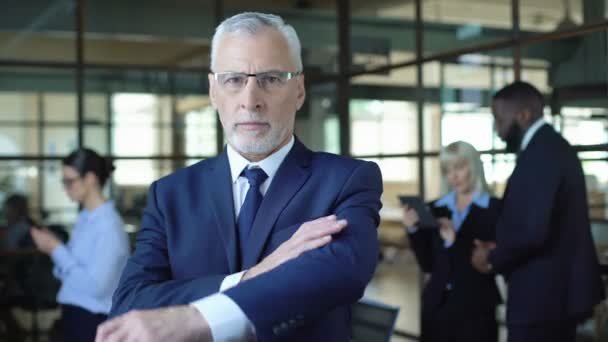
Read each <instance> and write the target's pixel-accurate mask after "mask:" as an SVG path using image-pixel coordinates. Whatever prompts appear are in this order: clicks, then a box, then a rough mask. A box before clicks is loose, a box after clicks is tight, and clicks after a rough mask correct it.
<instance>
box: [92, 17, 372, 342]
mask: <svg viewBox="0 0 608 342" xmlns="http://www.w3.org/2000/svg"><path fill="white" fill-rule="evenodd" d="M211 57H212V62H211V69H212V72H211V73H210V75H209V83H210V91H209V95H210V98H211V103H212V105H213V106H214V107H215V108H216V109H217V111H218V113H219V117H220V120H221V122H222V125H223V128H224V133H225V134H226V137H227V140H228V145H227V147H226V150H225V151H224V152H223V153H222V154H221V155H219V156H218V157H216V158H211V159H208V160H204V161H202V162H199V163H197V164H195V165H193V166H190V167H187V168H185V169H182V170H179V171H177V172H175V173H173V174H171V175H169V176H167V177H164V178H162V179H160V180H158V181H156V182H154V183H153V184H152V185H151V187H150V192H149V200H148V206H147V208H146V210H145V212H144V216H143V219H142V223H141V231H140V232H139V235H138V239H137V240H138V241H137V246H136V249H135V253H134V255H133V256H132V257H131V259H130V260H129V262H128V264H127V266H126V268H125V270H124V273H123V276H122V279H121V281H120V285H119V287H118V289H117V290H116V292H115V295H114V303H113V308H112V315H114V316H116V315H121V316H118V317H116V318H114V319H112V320H110V321H108V322H106V323H105V324H104V325H102V326H101V327H100V328H99V329H98V334H97V340H98V341H126V340H129V341H131V340H138V341H139V340H142V341H143V340H145V341H148V340H155V341H156V340H158V341H184V340H197V341H199V340H200V341H211V340H215V341H226V340H230V341H250V340H256V339H257V340H259V341H275V340H289V341H348V340H349V338H350V310H349V307H350V304H351V303H353V302H355V301H356V300H357V299H359V298H360V297H361V296H362V294H363V291H364V289H365V287H366V285H367V283H368V282H369V280H370V279H371V277H372V275H373V272H374V269H375V266H376V263H377V260H378V244H377V232H376V228H377V226H378V223H379V210H380V207H381V202H380V195H381V193H382V178H381V174H380V170H379V169H378V167H377V165H375V164H373V163H371V162H364V161H357V160H353V159H349V158H344V157H340V156H336V155H331V154H328V153H315V152H311V151H310V150H308V149H307V148H306V147H305V146H304V145H303V144H302V143H300V142H299V141H298V140H297V139H296V138H295V137H294V135H293V130H294V120H295V114H296V111H297V110H299V109H300V107H301V106H302V104H303V102H304V97H305V88H304V77H303V75H302V74H301V71H302V62H301V57H300V43H299V41H298V38H297V35H296V33H295V30H294V29H293V28H292V27H291V26H289V25H286V24H285V23H284V22H283V21H282V19H281V18H279V17H277V16H273V15H266V14H260V13H242V14H239V15H236V16H234V17H231V18H229V19H227V20H226V21H224V22H223V23H222V24H221V25H220V26H219V27H218V28H217V29H216V33H215V35H214V38H213V41H212V53H211ZM258 208H259V209H258ZM167 306H168V308H161V307H167ZM158 308H161V309H158ZM133 309H137V310H136V311H130V310H133ZM142 309H147V310H142ZM138 310H141V311H138ZM129 311H130V312H129ZM127 312H129V313H127ZM124 313H126V314H124Z"/></svg>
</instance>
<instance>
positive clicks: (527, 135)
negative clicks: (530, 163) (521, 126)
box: [520, 117, 545, 151]
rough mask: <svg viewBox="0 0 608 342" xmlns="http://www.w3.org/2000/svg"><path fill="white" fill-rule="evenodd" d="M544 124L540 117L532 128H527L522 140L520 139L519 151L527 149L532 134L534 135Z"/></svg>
mask: <svg viewBox="0 0 608 342" xmlns="http://www.w3.org/2000/svg"><path fill="white" fill-rule="evenodd" d="M544 124H545V120H544V119H543V118H542V117H541V118H539V119H538V120H536V121H535V122H534V123H533V124H532V126H530V127H528V130H526V133H525V134H524V137H523V139H521V146H520V150H521V151H523V150H525V149H526V147H528V144H529V143H530V140H532V138H533V137H534V134H536V132H537V131H538V130H539V129H540V128H541V127H542V126H543V125H544Z"/></svg>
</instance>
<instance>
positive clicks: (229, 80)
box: [212, 71, 302, 92]
mask: <svg viewBox="0 0 608 342" xmlns="http://www.w3.org/2000/svg"><path fill="white" fill-rule="evenodd" d="M212 74H213V78H215V80H216V81H217V82H218V83H219V85H220V86H221V87H222V88H224V89H225V90H227V91H230V92H238V91H241V90H242V89H243V88H245V85H247V80H248V79H249V77H255V80H256V82H257V84H258V87H260V88H261V89H263V90H265V91H268V92H272V91H275V90H278V89H280V88H282V87H284V86H285V84H286V83H287V81H289V80H291V79H292V78H296V77H298V76H300V75H301V74H302V72H301V71H296V72H289V71H266V72H259V73H257V74H247V73H244V72H232V71H226V72H214V73H212Z"/></svg>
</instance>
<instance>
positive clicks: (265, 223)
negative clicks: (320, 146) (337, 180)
mask: <svg viewBox="0 0 608 342" xmlns="http://www.w3.org/2000/svg"><path fill="white" fill-rule="evenodd" d="M311 157H312V152H311V151H310V150H308V149H307V148H306V147H304V145H302V143H300V142H299V141H298V140H297V139H296V141H295V144H294V146H293V148H292V149H291V151H290V152H289V154H287V157H285V160H284V161H283V163H282V164H281V166H280V167H279V169H278V170H277V173H276V175H275V176H274V179H273V180H272V183H271V184H270V187H269V188H268V191H267V192H266V195H265V196H264V199H263V200H262V204H261V205H260V208H259V210H258V213H257V215H256V217H255V221H254V222H253V228H252V231H251V234H249V239H248V241H247V248H246V249H245V250H244V251H241V252H242V253H243V260H244V262H243V269H246V268H249V267H252V266H254V265H255V264H257V263H258V260H259V258H260V255H261V254H262V251H263V249H264V245H265V244H266V240H267V239H268V236H269V235H270V233H271V232H272V229H273V227H274V224H275V222H276V220H277V218H278V217H279V214H280V213H281V211H283V209H284V208H285V207H286V206H287V204H288V203H289V201H290V200H291V198H292V197H293V196H294V195H295V194H296V193H297V192H298V190H299V189H300V188H301V187H302V185H304V183H305V182H306V180H307V179H308V177H310V169H309V167H308V166H309V164H310V159H311Z"/></svg>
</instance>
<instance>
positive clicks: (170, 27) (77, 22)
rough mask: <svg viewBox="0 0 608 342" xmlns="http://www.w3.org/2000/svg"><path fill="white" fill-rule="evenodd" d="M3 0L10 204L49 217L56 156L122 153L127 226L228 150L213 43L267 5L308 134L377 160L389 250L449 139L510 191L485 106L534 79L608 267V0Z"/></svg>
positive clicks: (0, 64)
mask: <svg viewBox="0 0 608 342" xmlns="http://www.w3.org/2000/svg"><path fill="white" fill-rule="evenodd" d="M9 3H10V4H6V5H5V6H4V8H3V11H2V14H0V18H2V20H0V142H1V143H0V164H1V165H0V166H1V167H0V200H2V199H3V198H5V197H6V196H7V195H8V194H10V193H14V192H21V193H25V194H27V195H28V196H29V197H30V204H31V207H32V210H33V212H34V214H35V216H36V217H37V218H40V219H43V220H45V222H49V223H63V224H70V223H72V222H73V220H74V218H75V215H76V212H77V208H76V207H75V205H74V204H73V203H70V201H69V200H68V198H67V197H66V196H65V194H64V193H63V190H62V188H61V186H60V184H61V183H60V178H61V176H60V168H61V165H60V160H61V158H62V157H63V156H64V155H66V153H68V152H69V151H71V150H73V149H74V148H77V147H79V146H88V147H91V148H94V149H96V150H97V151H99V152H102V153H104V154H107V155H110V156H112V158H114V160H115V164H116V167H117V169H116V172H115V173H114V175H113V178H112V180H111V182H110V183H111V184H110V186H109V187H108V195H109V196H111V197H112V198H113V199H114V200H115V201H116V203H117V205H118V207H119V208H120V211H121V213H122V214H123V215H124V217H125V220H126V222H127V223H128V224H129V227H130V228H129V229H133V227H136V226H137V221H138V220H139V218H140V215H141V210H142V208H143V206H144V205H145V198H146V191H147V187H148V185H149V184H150V183H151V182H152V181H153V180H155V179H157V178H159V177H161V176H163V175H166V174H168V173H170V172H172V171H173V170H176V169H177V168H180V167H184V166H187V165H191V164H193V163H195V162H197V161H199V160H201V159H204V158H209V157H212V156H214V155H216V154H218V153H220V152H221V151H222V149H223V145H224V137H223V134H222V131H221V125H220V123H219V120H218V119H217V115H216V114H215V113H214V111H213V109H212V108H211V106H210V103H209V98H208V84H207V73H208V72H209V65H208V64H209V50H210V49H209V47H210V38H211V35H212V33H213V29H214V27H215V26H216V25H217V23H218V22H220V21H221V19H222V18H225V17H226V16H229V15H231V14H233V13H236V12H241V11H245V10H259V11H264V12H273V13H277V14H280V15H281V16H283V17H284V18H285V19H286V21H287V22H288V23H291V24H292V25H293V26H294V27H295V28H296V29H297V30H298V32H299V34H300V38H301V40H302V47H303V50H302V54H303V61H304V73H305V77H306V84H307V101H306V103H305V105H304V106H303V108H302V110H301V111H300V112H299V113H298V116H297V119H296V134H297V136H298V137H299V139H301V140H302V141H303V142H304V143H305V144H307V145H308V146H309V147H311V148H312V149H314V150H322V151H328V152H333V153H340V154H344V155H350V156H353V157H357V158H362V159H367V160H373V161H375V162H377V163H378V164H379V166H380V168H381V170H382V173H383V176H384V188H385V193H384V195H383V205H384V207H383V209H382V212H381V215H382V223H381V227H380V241H381V243H382V245H383V246H385V247H387V248H386V255H385V256H386V257H387V259H390V255H391V253H392V252H391V248H392V249H395V248H396V249H398V250H399V249H403V248H406V246H407V240H406V238H405V236H404V232H403V229H402V228H401V226H400V223H399V217H400V213H399V206H398V203H397V201H396V196H397V195H398V194H418V195H421V196H423V197H424V198H425V199H432V198H436V197H437V196H439V195H440V194H442V193H443V191H445V189H442V188H441V185H440V182H439V179H440V176H441V172H440V167H439V161H438V153H439V150H440V148H441V146H444V145H446V144H449V143H451V142H453V141H456V140H466V141H468V142H470V143H471V144H473V145H474V146H475V147H476V148H477V149H479V150H480V151H482V160H483V163H484V168H485V171H486V175H487V178H488V181H489V183H490V185H491V187H492V189H493V191H495V193H496V194H497V195H498V196H500V195H501V194H502V192H503V190H504V186H505V183H506V180H507V179H508V177H509V175H510V173H511V171H512V169H513V167H514V163H515V158H514V156H513V155H510V154H505V153H504V150H503V149H504V144H503V143H502V142H501V141H500V139H498V138H497V136H496V134H495V133H494V131H493V119H492V115H491V110H490V99H491V96H492V93H493V92H494V91H496V90H497V89H499V88H501V87H502V86H504V85H506V84H508V83H510V82H512V81H513V80H526V81H529V82H531V83H533V84H534V85H536V86H537V87H538V88H539V89H540V90H541V91H542V92H543V94H544V95H545V98H546V103H547V107H546V109H545V113H546V120H547V121H548V122H549V123H551V124H552V125H553V126H554V127H555V128H556V129H557V130H558V131H560V132H561V133H562V134H563V135H564V136H565V137H566V139H568V140H569V141H570V143H571V144H572V145H574V146H575V148H576V149H577V150H578V151H579V157H580V158H581V161H582V163H583V168H584V171H585V174H586V177H587V187H588V199H589V204H590V210H591V217H592V219H593V225H594V226H593V232H594V236H595V238H596V243H597V245H598V246H597V247H598V249H599V250H600V256H601V257H602V258H605V259H607V260H606V262H608V254H606V253H605V252H604V251H606V250H608V208H607V207H606V202H607V201H608V178H607V176H606V175H608V152H606V151H607V150H608V144H607V143H608V118H607V115H608V56H607V51H608V48H607V45H608V38H607V37H608V31H607V30H608V17H607V15H608V3H606V1H603V0H561V1H554V0H493V1H479V0H426V1H422V0H415V1H405V0H404V1H384V0H380V1H374V2H369V1H361V0H332V1H320V0H309V1H256V2H255V4H254V3H251V2H246V1H241V0H214V1H210V0H209V1H191V0H184V1H179V2H177V3H174V2H171V1H165V0H152V1H147V2H146V3H145V4H144V3H141V2H121V1H114V0H112V1H101V0H89V1H85V0H67V1H55V2H44V1H27V2H21V1H9ZM134 17H137V20H135V21H134V20H133V18H134ZM383 250H385V249H384V248H383ZM381 267H382V265H381ZM383 272H384V271H383V269H382V268H380V269H379V275H380V276H387V277H390V276H391V274H390V272H388V271H387V272H385V273H383ZM416 272H417V271H416ZM416 275H417V273H416V274H415V275H414V277H416ZM377 290H378V289H376V291H377ZM381 290H382V291H384V290H386V291H388V292H390V291H391V289H381ZM412 290H413V291H414V292H415V293H416V294H418V293H419V292H418V291H419V286H417V285H416V286H413V287H412ZM382 291H377V293H379V292H382ZM394 291H396V292H402V291H403V288H398V289H394ZM373 292H374V290H373V289H372V295H373V294H374V293H373ZM406 300H407V303H408V308H405V306H402V310H413V312H416V311H417V310H418V308H419V302H418V298H417V295H415V296H412V298H406ZM402 312H403V311H402ZM405 317H407V319H402V318H401V317H400V319H399V321H398V323H397V329H398V331H399V332H400V334H401V335H403V336H407V335H408V334H410V333H411V334H414V335H416V334H417V333H418V322H417V321H416V320H417V318H413V317H409V316H407V315H405Z"/></svg>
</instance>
